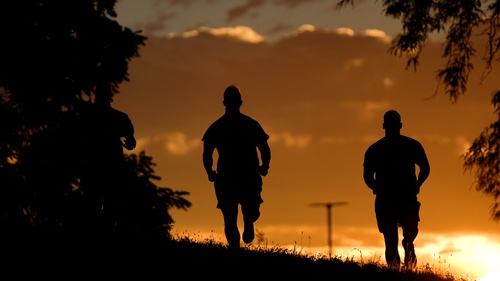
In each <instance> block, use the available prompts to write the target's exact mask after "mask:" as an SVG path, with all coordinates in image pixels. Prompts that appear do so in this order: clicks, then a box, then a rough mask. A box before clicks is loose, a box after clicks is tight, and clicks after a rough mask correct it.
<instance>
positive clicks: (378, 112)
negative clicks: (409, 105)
mask: <svg viewBox="0 0 500 281" xmlns="http://www.w3.org/2000/svg"><path fill="white" fill-rule="evenodd" d="M340 106H341V107H342V108H345V109H348V111H351V112H354V114H355V115H356V116H357V117H358V120H361V121H370V120H373V119H374V118H380V116H382V115H383V114H384V112H385V111H387V110H388V109H389V108H390V107H391V102H390V101H387V100H382V101H354V100H347V101H344V102H342V103H341V104H340Z"/></svg>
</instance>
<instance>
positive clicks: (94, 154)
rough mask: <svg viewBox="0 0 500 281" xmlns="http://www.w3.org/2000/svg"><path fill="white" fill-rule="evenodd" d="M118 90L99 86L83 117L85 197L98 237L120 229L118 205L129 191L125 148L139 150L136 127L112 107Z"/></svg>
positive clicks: (90, 227) (91, 226) (90, 224)
mask: <svg viewBox="0 0 500 281" xmlns="http://www.w3.org/2000/svg"><path fill="white" fill-rule="evenodd" d="M113 91H114V89H113V87H112V86H111V85H109V84H99V85H98V86H97V87H96V90H95V102H94V104H90V105H89V108H88V109H87V110H86V111H84V115H83V118H82V120H83V128H84V129H83V132H82V134H83V138H84V142H83V146H84V147H83V151H84V154H83V173H82V182H81V187H82V193H83V194H82V195H83V199H84V206H85V207H86V208H88V209H87V211H86V212H85V213H84V220H85V221H86V223H85V225H86V226H87V228H88V230H90V231H92V233H94V234H98V235H100V234H110V233H113V232H114V231H115V229H116V224H117V217H118V214H117V212H118V207H117V205H118V201H119V198H120V197H123V196H121V195H122V194H124V192H125V190H126V184H127V180H126V179H125V178H124V177H125V176H126V175H127V172H126V166H125V158H124V154H123V147H125V148H126V149H127V150H132V149H134V148H135V146H136V140H135V137H134V126H133V124H132V122H131V120H130V118H129V117H128V115H127V114H125V113H124V112H121V111H119V110H116V109H114V108H113V107H112V106H111V102H112V100H113V95H114V92H113Z"/></svg>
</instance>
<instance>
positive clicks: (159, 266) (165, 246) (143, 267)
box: [0, 236, 469, 281]
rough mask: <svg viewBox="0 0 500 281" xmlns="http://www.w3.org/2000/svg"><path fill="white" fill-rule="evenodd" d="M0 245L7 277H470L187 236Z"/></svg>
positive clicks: (422, 280)
mask: <svg viewBox="0 0 500 281" xmlns="http://www.w3.org/2000/svg"><path fill="white" fill-rule="evenodd" d="M2 245H3V246H2V249H0V255H1V256H2V261H3V263H2V267H3V272H4V274H7V273H8V272H10V274H15V275H14V276H16V278H9V279H10V280H12V279H18V280H26V279H29V278H37V279H41V278H50V279H51V280H58V279H61V280H62V279H64V280H80V279H82V280H83V279H85V280H119V279H125V278H126V279H127V280H134V279H135V280H171V279H177V280H250V279H256V280H259V279H260V280H269V279H275V280H319V279H324V280H335V281H344V280H345V281H361V280H363V281H365V280H373V281H469V280H465V279H460V278H458V277H454V276H451V275H449V274H446V273H443V272H439V271H434V270H433V269H432V268H419V267H417V269H416V270H414V271H409V270H408V271H405V270H401V271H397V270H390V269H388V268H387V267H385V266H384V265H381V264H379V263H377V262H366V263H361V262H357V261H354V260H350V259H341V258H338V257H334V258H331V259H329V258H327V257H317V256H306V255H303V254H299V253H294V252H293V251H291V250H287V249H283V248H278V247H274V248H264V247H258V246H252V247H243V248H242V249H241V250H239V251H235V250H231V249H229V248H227V247H226V246H225V245H223V244H221V243H218V242H214V241H210V240H207V241H204V242H197V241H194V240H192V239H189V238H178V239H165V240H151V239H148V240H131V239H116V238H113V239H97V240H92V241H89V240H83V239H81V238H77V237H64V238H61V237H55V236H54V237H50V238H48V237H45V238H43V239H41V238H39V237H38V238H23V239H13V240H12V241H10V242H9V241H5V240H4V243H2ZM9 276H13V275H9ZM6 280H8V279H6Z"/></svg>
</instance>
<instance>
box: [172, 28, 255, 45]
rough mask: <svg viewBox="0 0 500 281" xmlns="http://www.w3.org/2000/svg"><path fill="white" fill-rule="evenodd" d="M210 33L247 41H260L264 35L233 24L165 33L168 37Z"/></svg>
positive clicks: (187, 36)
mask: <svg viewBox="0 0 500 281" xmlns="http://www.w3.org/2000/svg"><path fill="white" fill-rule="evenodd" d="M203 33H205V34H210V35H213V36H216V37H227V38H235V39H238V40H241V41H243V42H247V43H260V42H262V41H264V37H263V36H262V35H260V34H258V33H257V32H255V31H254V30H253V29H251V28H249V27H247V26H234V27H221V28H210V27H206V26H201V27H199V28H198V29H196V30H190V31H186V32H184V33H181V34H179V33H177V32H172V33H169V34H168V35H167V38H168V39H174V38H179V37H181V38H185V39H187V38H191V37H197V36H199V35H200V34H203Z"/></svg>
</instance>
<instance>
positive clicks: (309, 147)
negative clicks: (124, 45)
mask: <svg viewBox="0 0 500 281" xmlns="http://www.w3.org/2000/svg"><path fill="white" fill-rule="evenodd" d="M307 2H308V3H306V1H283V0H281V1H217V0H211V1H152V0H151V1H130V0H129V1H124V0H121V1H118V5H117V12H118V15H119V16H118V21H119V22H120V23H121V24H122V25H124V26H128V27H130V28H132V29H134V30H143V31H144V34H145V35H146V36H148V40H147V41H146V46H144V47H142V48H141V49H140V53H141V57H140V58H136V59H134V60H133V61H132V62H131V63H130V69H129V73H130V81H129V82H125V83H123V84H122V85H121V87H120V90H121V93H120V94H119V95H118V96H116V97H115V98H114V103H113V106H114V107H116V108H117V109H120V110H123V111H124V112H126V113H128V114H129V116H130V117H131V119H132V121H133V122H134V125H135V129H136V138H137V140H138V147H137V148H136V149H135V150H134V152H139V151H143V150H144V151H145V152H146V154H148V155H150V156H152V157H153V162H155V163H156V164H157V165H156V167H155V171H156V174H157V175H158V176H160V177H161V178H162V179H161V181H160V182H159V183H158V185H160V186H167V187H170V188H172V189H174V190H184V191H189V192H190V193H191V194H190V195H189V196H187V199H188V200H190V201H191V202H192V203H193V205H192V207H191V208H190V209H189V210H188V211H182V210H172V211H171V215H172V216H173V219H174V220H175V224H174V227H173V232H174V234H179V235H181V234H183V235H184V234H187V235H191V236H196V237H201V238H209V237H214V238H215V239H219V240H220V241H222V242H224V243H225V241H224V240H223V238H222V235H221V233H222V232H223V221H222V215H221V213H220V211H219V210H218V209H216V208H215V206H216V199H215V194H214V190H213V185H212V183H210V182H209V181H208V179H207V175H206V174H205V171H204V169H203V164H202V161H201V154H202V142H201V137H202V136H203V133H204V132H205V130H206V129H207V128H208V126H209V125H210V124H211V123H212V122H213V121H215V120H216V119H217V118H219V117H220V116H221V115H222V114H223V113H224V107H223V105H222V94H223V91H224V89H225V88H226V87H227V86H228V85H231V84H235V85H237V86H239V87H240V88H241V93H242V98H243V106H242V108H241V110H242V112H243V113H244V114H247V115H249V116H251V117H253V118H254V119H256V120H258V121H259V122H260V123H261V125H262V127H263V128H264V130H266V132H267V133H268V134H269V135H270V140H269V143H270V146H271V149H272V160H271V168H270V170H269V175H268V176H267V177H264V187H263V193H262V196H263V199H264V203H263V204H262V207H261V213H262V215H261V218H260V219H259V221H258V222H257V223H256V225H255V226H256V229H257V231H259V232H261V233H263V234H264V237H265V238H266V239H267V244H268V245H269V246H274V245H278V246H296V247H298V248H300V249H302V250H303V251H313V252H314V251H317V250H318V249H319V251H322V252H324V253H326V250H327V249H326V245H327V241H328V240H327V237H326V236H327V235H326V234H327V220H326V219H327V214H326V208H324V207H321V206H320V207H318V206H312V205H311V204H312V203H326V202H337V201H345V202H348V204H347V205H344V206H338V207H334V208H332V232H333V236H332V241H333V251H334V253H339V254H348V255H354V256H356V255H359V253H358V254H356V253H357V250H356V249H359V250H361V251H362V254H363V256H364V257H365V258H371V257H375V258H377V257H379V258H382V259H383V247H384V245H383V237H382V235H381V234H380V233H378V231H377V228H376V222H375V214H374V210H373V202H374V195H373V194H372V192H371V190H370V189H368V187H366V185H365V184H364V182H363V178H362V164H363V156H364V152H365V150H366V149H367V148H368V146H369V145H370V144H371V143H373V142H374V141H376V140H377V139H379V138H381V137H383V134H384V131H383V129H382V117H383V114H384V113H385V111H387V110H389V109H395V110H398V111H399V112H400V114H401V116H402V122H403V128H402V131H401V133H402V134H404V135H407V136H410V137H413V138H416V139H417V140H419V141H420V142H421V143H422V145H423V146H424V148H425V149H426V153H427V156H428V158H429V161H430V164H431V173H430V176H429V178H428V180H427V181H426V182H425V183H424V185H423V186H422V188H421V193H420V195H419V200H420V201H421V203H422V208H421V213H420V214H421V223H420V234H419V236H418V237H417V239H416V241H415V243H416V252H417V255H418V256H419V262H421V263H425V262H427V263H429V264H431V265H435V266H443V267H444V268H446V269H449V270H451V271H455V270H456V271H457V272H459V273H461V274H469V273H470V274H478V275H480V276H482V275H485V274H486V273H488V272H491V271H493V270H494V269H495V268H500V262H498V258H493V257H497V256H498V255H500V234H499V233H500V231H499V230H500V225H499V224H498V223H495V222H494V221H492V220H490V217H489V206H490V204H491V203H493V199H492V198H489V197H486V196H484V195H482V193H480V192H476V191H474V190H471V187H472V184H473V181H474V177H473V174H470V173H469V172H466V173H464V170H463V159H462V158H461V155H462V154H463V153H464V152H465V150H466V149H467V148H468V147H469V146H470V144H471V143H472V141H473V140H474V139H475V138H476V137H477V136H479V134H480V132H481V131H482V130H483V129H484V128H485V127H486V126H487V125H489V124H490V123H492V122H493V121H495V120H496V116H495V115H494V113H493V107H492V105H491V102H490V101H491V94H492V91H493V90H495V89H498V88H500V85H499V84H498V83H495V81H494V79H493V77H497V76H498V71H496V70H495V69H494V71H493V73H491V74H490V75H489V76H488V77H486V79H485V80H481V74H482V70H483V65H482V64H481V61H480V58H478V60H477V61H476V69H475V71H474V72H473V73H472V75H471V77H470V79H469V84H468V92H467V94H466V95H465V96H462V97H460V98H459V99H458V102H456V103H453V102H451V101H450V99H449V98H448V97H447V96H446V95H445V94H444V92H443V88H442V87H440V86H439V84H438V82H437V80H436V79H435V74H436V70H437V69H438V68H439V67H441V66H442V65H443V63H444V61H443V60H442V58H441V55H440V53H441V50H442V49H441V48H442V46H441V45H440V43H439V42H438V41H437V38H438V36H436V41H430V42H428V44H427V46H426V49H425V50H424V53H423V54H422V58H421V61H420V65H419V67H418V69H417V70H416V71H414V70H413V69H405V66H406V61H405V59H404V58H399V57H394V56H391V55H390V54H389V53H388V52H387V50H388V48H389V46H390V40H391V38H392V37H393V36H394V35H395V33H396V32H397V31H398V30H399V28H400V25H399V23H398V22H397V21H395V20H393V19H388V18H385V17H384V16H383V15H382V14H381V13H382V10H381V8H380V7H379V6H378V5H375V4H370V3H371V2H374V1H360V2H359V4H357V5H356V6H355V7H354V9H351V8H350V7H347V8H345V9H344V10H341V11H336V10H335V9H333V7H334V4H335V3H336V1H323V0H318V1H307ZM181 3H182V4H181ZM476 44H477V46H478V47H477V49H478V50H482V49H481V46H482V42H476ZM478 54H479V56H480V55H481V54H482V53H481V52H480V51H478ZM240 221H241V218H240ZM240 226H241V227H242V226H243V225H242V223H241V222H240ZM479 253H481V254H479ZM381 256H382V257H381ZM495 262H496V263H497V264H495Z"/></svg>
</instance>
